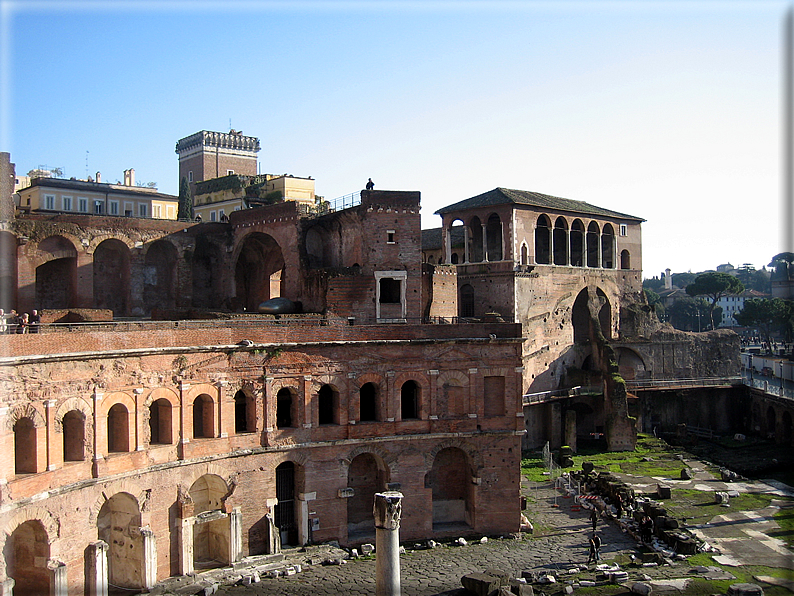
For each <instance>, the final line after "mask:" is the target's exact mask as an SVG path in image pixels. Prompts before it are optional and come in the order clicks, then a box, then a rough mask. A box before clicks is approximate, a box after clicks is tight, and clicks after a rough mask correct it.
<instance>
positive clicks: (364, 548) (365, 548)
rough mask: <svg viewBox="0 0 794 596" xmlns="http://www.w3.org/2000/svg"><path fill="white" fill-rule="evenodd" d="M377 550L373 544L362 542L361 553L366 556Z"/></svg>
mask: <svg viewBox="0 0 794 596" xmlns="http://www.w3.org/2000/svg"><path fill="white" fill-rule="evenodd" d="M374 552H375V547H374V546H373V545H371V544H362V545H361V554H362V555H364V556H367V555H371V554H372V553H374Z"/></svg>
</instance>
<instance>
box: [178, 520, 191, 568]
mask: <svg viewBox="0 0 794 596" xmlns="http://www.w3.org/2000/svg"><path fill="white" fill-rule="evenodd" d="M177 540H178V541H179V574H180V575H188V574H189V573H193V518H192V517H189V518H187V519H185V518H182V519H180V520H179V526H178V535H177Z"/></svg>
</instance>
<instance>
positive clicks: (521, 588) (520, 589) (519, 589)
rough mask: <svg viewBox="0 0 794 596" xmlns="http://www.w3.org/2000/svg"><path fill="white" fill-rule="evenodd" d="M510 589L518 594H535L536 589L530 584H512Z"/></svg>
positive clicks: (530, 595) (525, 595) (519, 595)
mask: <svg viewBox="0 0 794 596" xmlns="http://www.w3.org/2000/svg"><path fill="white" fill-rule="evenodd" d="M510 589H511V591H512V592H513V594H515V595H516V596H535V590H534V588H533V587H532V586H530V585H529V584H519V585H517V586H511V587H510Z"/></svg>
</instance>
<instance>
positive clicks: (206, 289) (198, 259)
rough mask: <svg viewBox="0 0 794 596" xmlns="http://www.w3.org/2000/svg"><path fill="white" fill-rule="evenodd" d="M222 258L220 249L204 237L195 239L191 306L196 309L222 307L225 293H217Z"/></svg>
mask: <svg viewBox="0 0 794 596" xmlns="http://www.w3.org/2000/svg"><path fill="white" fill-rule="evenodd" d="M222 264H223V258H222V256H221V250H220V248H219V247H218V246H217V245H215V244H213V243H212V242H211V241H210V240H209V239H208V238H207V237H206V236H203V235H200V236H198V237H197V238H196V250H195V252H194V253H193V264H192V277H193V297H192V298H191V300H192V304H193V306H195V307H197V308H220V307H222V306H224V304H223V299H224V297H225V293H223V292H219V291H218V286H219V284H220V283H221V270H220V268H221V265H222Z"/></svg>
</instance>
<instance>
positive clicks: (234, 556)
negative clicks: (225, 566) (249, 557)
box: [229, 507, 243, 565]
mask: <svg viewBox="0 0 794 596" xmlns="http://www.w3.org/2000/svg"><path fill="white" fill-rule="evenodd" d="M242 558H243V514H242V513H241V511H240V508H239V507H235V508H234V509H232V511H231V513H229V564H230V565H231V564H232V563H236V562H237V561H239V560H240V559H242Z"/></svg>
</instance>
